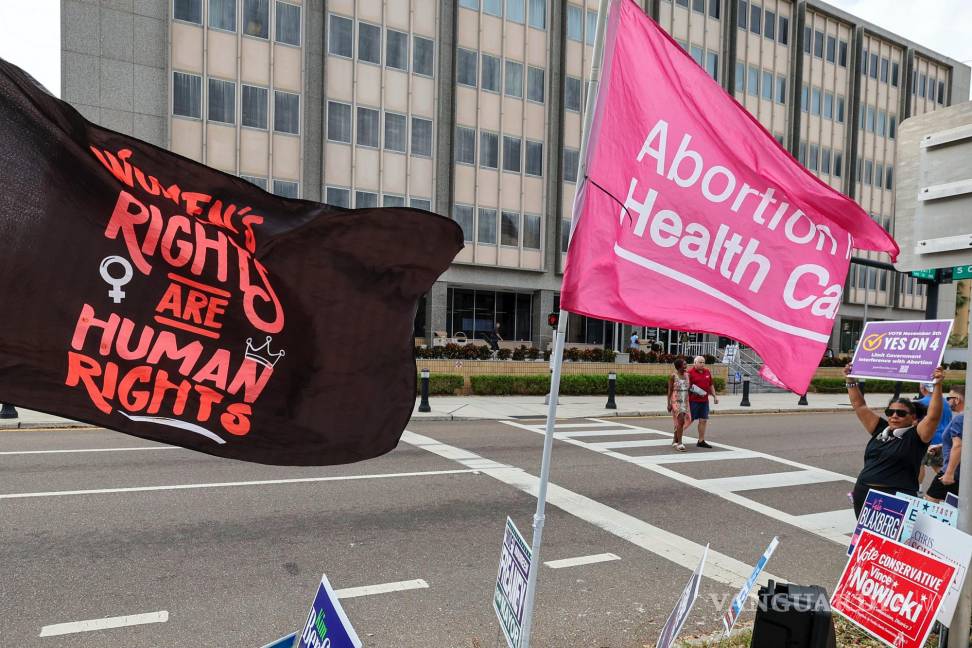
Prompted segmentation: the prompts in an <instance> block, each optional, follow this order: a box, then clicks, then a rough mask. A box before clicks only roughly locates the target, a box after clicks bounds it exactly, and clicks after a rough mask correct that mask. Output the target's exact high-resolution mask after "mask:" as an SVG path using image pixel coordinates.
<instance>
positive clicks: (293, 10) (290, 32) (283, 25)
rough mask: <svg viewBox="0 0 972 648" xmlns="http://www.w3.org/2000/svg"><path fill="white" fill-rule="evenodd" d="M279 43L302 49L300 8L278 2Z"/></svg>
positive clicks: (277, 34)
mask: <svg viewBox="0 0 972 648" xmlns="http://www.w3.org/2000/svg"><path fill="white" fill-rule="evenodd" d="M276 39H277V42H278V43H286V44H287V45H294V46H297V47H300V7H299V6H297V5H292V4H289V3H286V2H277V33H276Z"/></svg>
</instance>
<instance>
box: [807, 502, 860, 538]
mask: <svg viewBox="0 0 972 648" xmlns="http://www.w3.org/2000/svg"><path fill="white" fill-rule="evenodd" d="M800 520H801V521H802V522H803V523H804V524H806V525H807V526H808V527H816V528H818V529H820V530H821V531H824V530H830V531H835V532H837V533H843V534H846V535H847V538H848V540H849V539H850V535H851V534H852V533H854V529H855V527H857V518H856V517H854V509H849V508H848V509H840V510H838V511H824V512H823V513H810V514H808V515H801V516H800Z"/></svg>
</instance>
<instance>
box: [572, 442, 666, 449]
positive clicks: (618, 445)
mask: <svg viewBox="0 0 972 648" xmlns="http://www.w3.org/2000/svg"><path fill="white" fill-rule="evenodd" d="M590 445H591V447H593V448H602V449H604V450H614V449H617V448H654V447H660V446H671V445H672V440H671V439H635V440H634V441H602V442H601V443H592V444H590Z"/></svg>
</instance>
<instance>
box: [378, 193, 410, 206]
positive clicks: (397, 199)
mask: <svg viewBox="0 0 972 648" xmlns="http://www.w3.org/2000/svg"><path fill="white" fill-rule="evenodd" d="M381 206H382V207H404V206H405V196H395V195H393V194H385V195H384V196H382V197H381Z"/></svg>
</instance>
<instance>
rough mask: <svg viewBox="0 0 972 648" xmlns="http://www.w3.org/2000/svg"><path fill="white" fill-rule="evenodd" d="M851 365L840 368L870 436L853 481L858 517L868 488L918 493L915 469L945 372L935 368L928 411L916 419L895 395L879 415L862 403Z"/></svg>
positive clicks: (937, 409)
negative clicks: (859, 471) (923, 416)
mask: <svg viewBox="0 0 972 648" xmlns="http://www.w3.org/2000/svg"><path fill="white" fill-rule="evenodd" d="M852 372H853V367H852V366H851V365H850V364H848V365H847V366H846V367H844V378H845V382H846V385H847V395H848V396H849V397H850V402H851V406H852V407H853V408H854V413H855V414H857V418H858V420H860V422H861V424H862V425H863V426H864V429H865V430H866V431H867V433H868V434H870V435H871V440H870V441H868V442H867V447H866V448H865V450H864V468H863V470H861V473H860V474H859V475H858V476H857V483H856V484H854V515H856V516H857V517H858V518H860V516H861V508H862V507H863V506H864V500H865V499H866V498H867V492H868V491H869V490H871V489H874V490H877V491H881V492H884V493H890V494H892V495H893V494H894V493H896V492H898V491H901V492H903V493H907V494H908V495H912V496H917V495H918V471H919V470H920V468H921V461H922V459H923V458H924V456H925V452H926V451H927V450H928V443H929V442H930V441H931V439H932V436H934V434H935V428H937V427H938V420H939V419H940V418H941V417H942V378H943V377H944V376H945V373H944V372H943V371H942V369H941V368H938V369H935V373H934V374H933V376H932V378H933V380H932V382H934V384H935V387H934V392H933V394H932V399H931V403H929V405H928V414H926V415H925V418H923V419H922V420H921V422H918V420H917V417H916V410H915V404H914V403H913V402H912V401H911V400H910V399H907V398H895V399H893V400H892V401H891V402H890V403H888V407H887V409H885V410H884V415H885V416H886V417H887V418H881V417H880V416H878V415H877V414H875V413H874V412H873V411H872V410H871V409H870V408H869V407H868V406H867V403H865V402H864V394H862V393H861V390H860V389H859V388H858V385H857V382H856V381H854V380H853V379H852V378H851V377H850V374H851V373H852Z"/></svg>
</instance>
